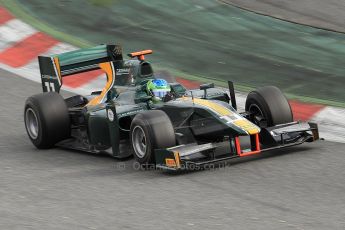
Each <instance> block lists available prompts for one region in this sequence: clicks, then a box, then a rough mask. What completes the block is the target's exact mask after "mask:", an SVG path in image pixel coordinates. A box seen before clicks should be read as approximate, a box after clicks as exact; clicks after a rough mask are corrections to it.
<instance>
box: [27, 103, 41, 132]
mask: <svg viewBox="0 0 345 230" xmlns="http://www.w3.org/2000/svg"><path fill="white" fill-rule="evenodd" d="M25 126H26V130H27V131H28V134H29V136H30V137H31V138H32V139H37V137H38V130H39V128H38V119H37V116H36V114H35V112H34V111H33V110H32V109H31V108H28V109H27V110H26V112H25Z"/></svg>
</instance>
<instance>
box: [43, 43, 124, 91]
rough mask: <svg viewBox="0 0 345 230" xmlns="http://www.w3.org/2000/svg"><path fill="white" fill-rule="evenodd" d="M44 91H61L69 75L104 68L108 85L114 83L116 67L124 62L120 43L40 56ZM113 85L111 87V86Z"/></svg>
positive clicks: (108, 86)
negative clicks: (65, 78)
mask: <svg viewBox="0 0 345 230" xmlns="http://www.w3.org/2000/svg"><path fill="white" fill-rule="evenodd" d="M38 62H39V67H40V72H41V80H42V89H43V92H49V91H55V92H60V88H61V86H62V85H63V78H64V77H66V76H69V75H73V74H77V73H82V72H86V71H92V70H96V69H102V70H103V71H104V72H105V73H106V74H107V84H106V85H107V87H106V88H108V89H110V88H111V87H112V86H113V84H114V80H115V79H114V78H115V69H118V68H120V67H121V65H122V63H123V57H122V48H121V46H118V45H99V46H96V47H92V48H86V49H80V50H75V51H71V52H67V53H63V54H59V55H55V56H51V57H45V56H39V57H38ZM110 86H111V87H110Z"/></svg>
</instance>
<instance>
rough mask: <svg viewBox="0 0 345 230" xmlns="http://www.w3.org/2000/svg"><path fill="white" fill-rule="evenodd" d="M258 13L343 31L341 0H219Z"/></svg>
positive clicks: (343, 19) (342, 5)
mask: <svg viewBox="0 0 345 230" xmlns="http://www.w3.org/2000/svg"><path fill="white" fill-rule="evenodd" d="M220 1H222V2H228V3H229V4H233V5H236V6H240V7H243V8H245V9H249V10H253V11H255V12H258V13H262V14H266V15H271V16H273V17H277V18H281V19H284V20H289V21H292V22H297V23H302V24H306V25H311V26H315V27H321V28H325V29H330V30H335V31H341V32H345V14H344V10H345V1H343V0H327V1H325V0H256V1H253V0H220Z"/></svg>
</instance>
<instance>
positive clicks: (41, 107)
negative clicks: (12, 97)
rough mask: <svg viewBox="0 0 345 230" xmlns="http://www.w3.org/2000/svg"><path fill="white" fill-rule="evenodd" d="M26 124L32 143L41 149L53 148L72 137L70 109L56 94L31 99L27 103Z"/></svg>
mask: <svg viewBox="0 0 345 230" xmlns="http://www.w3.org/2000/svg"><path fill="white" fill-rule="evenodd" d="M24 122H25V128H26V131H27V134H28V136H29V138H30V140H31V142H32V143H33V144H34V145H35V146H36V147H37V148H39V149H48V148H51V147H53V146H54V145H55V144H56V143H58V142H59V141H62V140H64V139H67V138H69V137H70V132H71V128H70V119H69V115H68V108H67V105H66V103H65V100H64V99H63V98H62V96H61V95H60V94H58V93H56V92H49V93H42V94H37V95H33V96H31V97H29V98H28V99H27V100H26V102H25V108H24Z"/></svg>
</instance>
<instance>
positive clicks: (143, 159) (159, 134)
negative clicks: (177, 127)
mask: <svg viewBox="0 0 345 230" xmlns="http://www.w3.org/2000/svg"><path fill="white" fill-rule="evenodd" d="M130 139H131V146H132V149H133V154H134V158H135V159H136V160H137V161H138V162H139V163H140V164H153V163H155V156H154V150H155V149H162V148H168V147H172V146H175V145H176V139H175V132H174V128H173V126H172V124H171V121H170V119H169V117H168V116H167V115H166V113H165V112H163V111H161V110H150V111H145V112H142V113H139V114H137V115H136V116H135V117H134V119H133V121H132V123H131V130H130Z"/></svg>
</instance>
